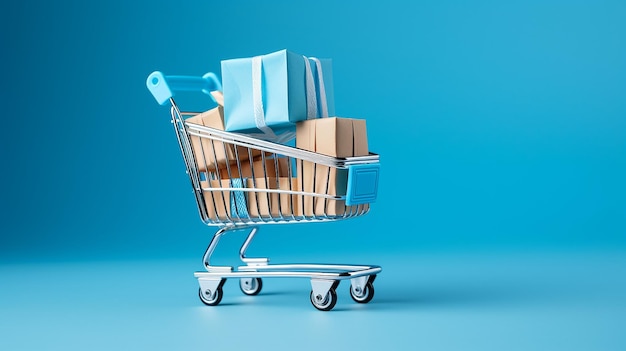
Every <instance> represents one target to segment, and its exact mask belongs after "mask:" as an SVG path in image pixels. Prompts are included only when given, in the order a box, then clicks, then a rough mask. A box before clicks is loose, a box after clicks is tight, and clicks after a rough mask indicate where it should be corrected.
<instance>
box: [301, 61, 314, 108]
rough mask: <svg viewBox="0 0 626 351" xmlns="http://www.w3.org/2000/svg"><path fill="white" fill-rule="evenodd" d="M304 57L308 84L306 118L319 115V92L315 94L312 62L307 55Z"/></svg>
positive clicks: (305, 75) (305, 78)
mask: <svg viewBox="0 0 626 351" xmlns="http://www.w3.org/2000/svg"><path fill="white" fill-rule="evenodd" d="M302 57H303V58H304V80H305V84H306V119H313V118H316V117H317V94H315V82H314V81H313V71H312V70H311V63H310V62H309V59H308V58H307V57H306V56H302Z"/></svg>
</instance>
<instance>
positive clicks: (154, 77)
mask: <svg viewBox="0 0 626 351" xmlns="http://www.w3.org/2000/svg"><path fill="white" fill-rule="evenodd" d="M146 85H147V86H148V90H150V92H151V93H152V96H154V98H155V99H156V101H157V102H158V103H159V105H163V104H165V103H166V102H167V101H168V100H169V99H170V98H172V97H173V96H174V95H175V92H177V91H202V92H203V93H205V94H207V95H209V96H211V98H212V99H213V100H215V99H214V98H213V96H212V95H211V92H212V91H215V90H222V84H221V83H220V81H219V79H218V78H217V76H216V75H215V73H211V72H209V73H207V74H205V75H203V76H202V77H194V76H166V75H164V74H163V73H161V72H159V71H154V72H152V73H150V75H149V76H148V79H147V80H146Z"/></svg>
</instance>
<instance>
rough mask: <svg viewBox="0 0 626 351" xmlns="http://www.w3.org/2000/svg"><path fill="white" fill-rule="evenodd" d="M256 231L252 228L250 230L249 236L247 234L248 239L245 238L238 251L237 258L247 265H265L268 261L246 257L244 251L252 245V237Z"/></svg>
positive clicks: (267, 259)
mask: <svg viewBox="0 0 626 351" xmlns="http://www.w3.org/2000/svg"><path fill="white" fill-rule="evenodd" d="M257 231H258V228H256V227H254V228H252V230H250V234H248V237H247V238H246V241H244V242H243V245H241V248H240V249H239V258H240V259H241V260H242V261H243V262H244V263H247V264H248V265H252V266H253V265H266V264H267V263H268V262H269V261H270V260H269V258H252V257H246V251H247V250H248V247H249V246H250V243H252V239H254V236H255V235H256V233H257Z"/></svg>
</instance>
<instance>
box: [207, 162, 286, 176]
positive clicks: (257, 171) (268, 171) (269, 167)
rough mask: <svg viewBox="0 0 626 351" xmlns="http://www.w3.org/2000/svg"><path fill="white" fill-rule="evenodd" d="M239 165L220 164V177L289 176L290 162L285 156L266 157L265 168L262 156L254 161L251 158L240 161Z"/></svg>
mask: <svg viewBox="0 0 626 351" xmlns="http://www.w3.org/2000/svg"><path fill="white" fill-rule="evenodd" d="M239 166H240V167H237V164H236V163H233V164H229V165H228V166H227V165H222V166H218V172H219V174H220V178H221V179H228V178H251V177H255V178H263V177H274V178H276V177H288V176H289V164H288V162H287V158H285V157H279V158H276V159H275V158H269V157H266V158H265V168H263V159H262V157H261V156H259V157H257V158H255V159H254V160H253V161H251V160H250V159H248V160H243V161H241V162H240V163H239ZM276 166H278V167H276ZM229 171H230V173H229ZM253 173H254V174H253Z"/></svg>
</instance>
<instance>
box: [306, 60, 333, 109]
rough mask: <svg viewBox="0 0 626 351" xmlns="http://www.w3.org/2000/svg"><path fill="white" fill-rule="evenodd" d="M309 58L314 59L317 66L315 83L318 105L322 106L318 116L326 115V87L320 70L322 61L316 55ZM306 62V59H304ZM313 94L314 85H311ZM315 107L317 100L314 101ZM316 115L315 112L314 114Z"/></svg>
mask: <svg viewBox="0 0 626 351" xmlns="http://www.w3.org/2000/svg"><path fill="white" fill-rule="evenodd" d="M311 60H313V61H315V67H316V68H317V83H318V84H317V85H318V86H319V88H320V107H321V108H322V113H321V115H320V117H328V104H327V103H326V87H325V85H324V75H323V72H322V63H321V62H320V60H319V59H318V58H317V57H311ZM306 61H307V62H308V60H306ZM313 95H315V87H313ZM307 96H308V86H307ZM315 107H316V109H317V100H316V101H315ZM315 117H317V113H316V116H315Z"/></svg>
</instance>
